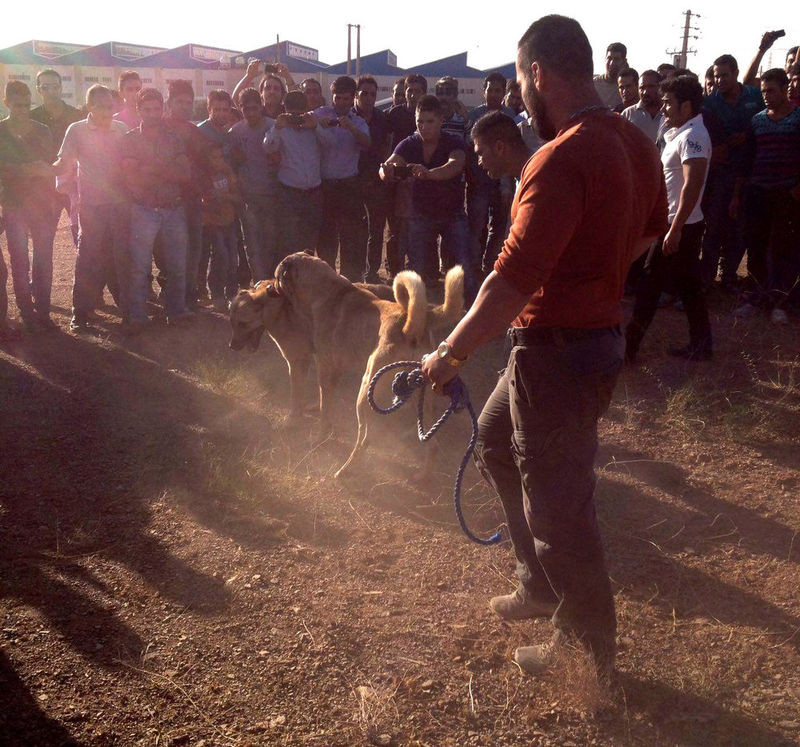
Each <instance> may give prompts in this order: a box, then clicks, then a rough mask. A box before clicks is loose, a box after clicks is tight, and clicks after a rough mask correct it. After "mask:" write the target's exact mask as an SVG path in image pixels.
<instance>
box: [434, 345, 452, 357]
mask: <svg viewBox="0 0 800 747" xmlns="http://www.w3.org/2000/svg"><path fill="white" fill-rule="evenodd" d="M436 354H437V355H438V356H439V357H440V358H447V356H448V355H449V354H450V346H449V345H448V344H447V343H446V342H440V343H439V347H437V348H436Z"/></svg>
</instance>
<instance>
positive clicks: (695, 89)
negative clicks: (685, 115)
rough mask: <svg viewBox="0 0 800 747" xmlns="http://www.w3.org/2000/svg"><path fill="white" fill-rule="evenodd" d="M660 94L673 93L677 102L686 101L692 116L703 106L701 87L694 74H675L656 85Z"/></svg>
mask: <svg viewBox="0 0 800 747" xmlns="http://www.w3.org/2000/svg"><path fill="white" fill-rule="evenodd" d="M658 90H659V91H660V92H661V95H662V96H666V95H668V94H670V93H671V94H673V95H674V96H675V98H676V99H677V100H678V103H679V104H682V103H683V102H684V101H688V102H689V103H690V104H691V105H692V116H693V117H696V116H697V115H698V114H699V113H700V109H701V107H702V106H703V87H702V86H701V85H700V81H699V80H697V76H695V75H677V76H676V77H674V78H669V79H668V80H665V81H663V82H662V83H661V85H660V86H659V87H658Z"/></svg>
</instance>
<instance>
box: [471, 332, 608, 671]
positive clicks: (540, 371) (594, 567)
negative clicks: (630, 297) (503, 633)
mask: <svg viewBox="0 0 800 747" xmlns="http://www.w3.org/2000/svg"><path fill="white" fill-rule="evenodd" d="M512 337H513V338H514V339H512V343H513V347H512V349H511V355H510V357H509V360H508V366H507V368H506V370H505V372H504V373H503V374H502V375H501V377H500V380H499V381H498V383H497V386H496V387H495V390H494V392H493V393H492V395H491V396H490V397H489V399H488V400H487V402H486V405H485V406H484V408H483V411H482V412H481V415H480V418H479V432H478V441H477V445H476V448H475V461H476V463H477V465H478V468H479V469H480V470H481V473H482V474H483V476H484V477H485V478H486V480H487V481H488V482H489V484H490V485H492V487H493V488H494V489H495V491H497V494H498V496H499V497H500V500H501V502H502V504H503V509H504V511H505V515H506V522H507V524H508V529H509V533H510V535H511V541H512V543H513V546H514V554H515V555H516V558H517V575H518V577H519V581H520V585H521V587H522V588H521V591H522V592H523V593H524V594H525V595H527V596H529V597H530V598H532V599H536V600H540V601H553V602H556V603H557V607H556V612H555V614H554V616H553V624H554V626H555V627H556V630H557V631H559V632H562V633H565V634H568V635H573V636H575V637H577V638H579V639H580V640H581V641H583V643H584V644H585V645H587V646H588V647H589V648H590V649H591V651H592V652H593V653H594V655H595V657H596V659H597V660H598V661H600V662H604V663H609V664H610V663H613V658H614V651H615V643H614V640H615V634H616V616H615V612H614V599H613V596H612V593H611V584H610V582H609V578H608V573H607V571H606V564H605V558H604V555H603V546H602V541H601V538H600V531H599V528H598V524H597V516H596V514H595V505H594V488H595V482H596V478H595V474H594V458H595V454H596V452H597V420H598V418H599V417H600V415H602V414H603V413H604V412H605V411H606V409H607V408H608V405H609V403H610V401H611V396H612V393H613V391H614V386H615V384H616V381H617V376H618V375H619V371H620V369H621V367H622V359H623V350H624V340H623V337H622V333H621V331H620V329H619V327H614V328H610V329H605V330H591V331H589V333H588V334H587V336H585V337H581V338H578V339H567V338H565V337H564V336H562V335H561V334H555V335H554V336H553V337H550V339H549V340H548V339H544V340H536V339H534V340H526V339H519V337H518V336H517V335H516V334H514V335H512Z"/></svg>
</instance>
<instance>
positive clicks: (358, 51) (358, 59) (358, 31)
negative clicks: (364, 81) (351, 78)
mask: <svg viewBox="0 0 800 747" xmlns="http://www.w3.org/2000/svg"><path fill="white" fill-rule="evenodd" d="M360 75H361V24H360V23H357V24H356V78H358V77H359V76H360Z"/></svg>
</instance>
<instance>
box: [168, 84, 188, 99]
mask: <svg viewBox="0 0 800 747" xmlns="http://www.w3.org/2000/svg"><path fill="white" fill-rule="evenodd" d="M184 95H188V96H191V97H192V98H194V88H192V84H191V83H190V82H189V81H188V80H171V81H170V82H169V84H168V85H167V101H171V100H172V99H174V98H176V97H177V96H184Z"/></svg>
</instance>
